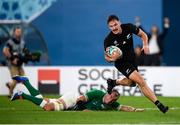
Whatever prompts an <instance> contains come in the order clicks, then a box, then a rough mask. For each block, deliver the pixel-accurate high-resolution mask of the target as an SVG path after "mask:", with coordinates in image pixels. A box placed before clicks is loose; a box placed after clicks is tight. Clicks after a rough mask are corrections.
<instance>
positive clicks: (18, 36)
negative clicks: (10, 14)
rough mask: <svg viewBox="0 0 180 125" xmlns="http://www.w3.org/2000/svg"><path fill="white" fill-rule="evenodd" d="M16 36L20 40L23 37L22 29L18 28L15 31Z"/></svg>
mask: <svg viewBox="0 0 180 125" xmlns="http://www.w3.org/2000/svg"><path fill="white" fill-rule="evenodd" d="M14 35H15V37H16V38H20V37H21V35H22V30H21V29H20V28H17V29H16V30H15V31H14Z"/></svg>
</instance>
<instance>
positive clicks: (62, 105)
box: [11, 76, 144, 112]
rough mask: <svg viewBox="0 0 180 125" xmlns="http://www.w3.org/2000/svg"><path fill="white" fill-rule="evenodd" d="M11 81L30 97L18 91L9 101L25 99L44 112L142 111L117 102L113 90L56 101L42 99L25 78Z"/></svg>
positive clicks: (116, 95)
mask: <svg viewBox="0 0 180 125" xmlns="http://www.w3.org/2000/svg"><path fill="white" fill-rule="evenodd" d="M13 80H16V81H17V82H21V83H23V84H24V85H25V86H26V88H27V89H28V90H29V92H30V95H28V94H26V93H24V92H22V91H19V92H17V93H15V94H13V96H12V97H11V101H14V100H17V99H25V100H29V101H31V102H33V103H34V104H36V105H38V106H40V107H42V108H43V109H44V110H46V111H64V110H80V111H91V110H92V111H100V110H117V111H126V112H141V111H144V109H141V108H134V107H131V106H126V105H122V104H120V103H119V102H118V101H117V100H118V99H119V97H120V94H119V92H118V91H117V90H116V89H113V90H112V92H111V93H110V94H108V93H105V92H103V91H101V90H90V91H89V92H87V93H85V94H84V95H80V96H79V95H78V94H75V93H66V94H64V95H63V96H61V97H60V98H57V99H48V98H43V96H42V95H41V94H40V92H39V91H38V90H36V89H35V88H34V87H33V86H32V85H31V84H30V82H29V79H28V78H27V77H25V76H14V77H13Z"/></svg>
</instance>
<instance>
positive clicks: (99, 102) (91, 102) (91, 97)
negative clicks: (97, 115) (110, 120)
mask: <svg viewBox="0 0 180 125" xmlns="http://www.w3.org/2000/svg"><path fill="white" fill-rule="evenodd" d="M104 95H106V93H104V92H103V91H101V90H91V91H89V92H87V93H86V94H85V97H86V98H87V104H85V107H86V109H89V110H118V108H119V106H120V103H118V102H113V103H112V104H105V103H104V102H103V97H104Z"/></svg>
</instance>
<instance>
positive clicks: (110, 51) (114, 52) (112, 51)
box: [106, 46, 123, 61]
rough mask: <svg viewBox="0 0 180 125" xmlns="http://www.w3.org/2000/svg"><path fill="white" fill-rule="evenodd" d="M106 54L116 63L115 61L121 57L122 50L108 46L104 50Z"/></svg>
mask: <svg viewBox="0 0 180 125" xmlns="http://www.w3.org/2000/svg"><path fill="white" fill-rule="evenodd" d="M106 54H107V56H109V57H110V58H112V60H114V61H116V60H117V59H120V58H121V57H122V54H123V53H122V50H121V49H120V48H118V47H117V46H109V47H107V48H106Z"/></svg>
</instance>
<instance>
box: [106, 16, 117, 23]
mask: <svg viewBox="0 0 180 125" xmlns="http://www.w3.org/2000/svg"><path fill="white" fill-rule="evenodd" d="M112 20H117V21H119V18H118V16H116V15H110V16H109V17H108V19H107V24H108V23H109V22H110V21H112Z"/></svg>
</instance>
